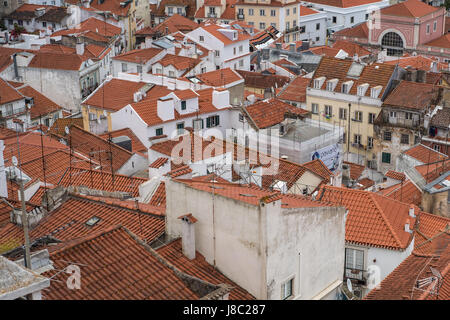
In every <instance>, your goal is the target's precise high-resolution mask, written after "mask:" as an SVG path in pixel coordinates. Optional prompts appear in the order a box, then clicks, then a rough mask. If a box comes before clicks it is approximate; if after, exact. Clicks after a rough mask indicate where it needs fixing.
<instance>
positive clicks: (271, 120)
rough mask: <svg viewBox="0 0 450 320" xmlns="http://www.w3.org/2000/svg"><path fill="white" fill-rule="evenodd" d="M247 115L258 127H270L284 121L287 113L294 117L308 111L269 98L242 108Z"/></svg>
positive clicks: (305, 113) (303, 114)
mask: <svg viewBox="0 0 450 320" xmlns="http://www.w3.org/2000/svg"><path fill="white" fill-rule="evenodd" d="M244 111H245V113H246V115H247V117H250V119H251V121H252V122H253V123H254V124H255V125H256V126H257V128H258V129H264V128H268V127H272V126H274V125H277V124H279V123H281V122H283V121H284V119H285V118H286V116H287V115H290V116H291V117H292V116H295V117H303V116H306V115H307V114H308V113H309V112H308V111H307V110H305V109H301V108H297V107H294V106H292V105H290V104H289V103H286V102H283V101H281V100H278V99H274V98H272V99H270V100H263V101H259V102H256V103H254V104H252V105H250V106H248V107H245V108H244Z"/></svg>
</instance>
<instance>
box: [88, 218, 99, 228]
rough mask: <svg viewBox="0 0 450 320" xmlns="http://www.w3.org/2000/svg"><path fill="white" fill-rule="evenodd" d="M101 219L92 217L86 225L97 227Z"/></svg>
mask: <svg viewBox="0 0 450 320" xmlns="http://www.w3.org/2000/svg"><path fill="white" fill-rule="evenodd" d="M100 220H101V219H100V218H99V217H92V218H90V219H89V220H88V221H86V225H87V226H88V227H93V226H95V225H96V224H97V223H98V222H99V221H100Z"/></svg>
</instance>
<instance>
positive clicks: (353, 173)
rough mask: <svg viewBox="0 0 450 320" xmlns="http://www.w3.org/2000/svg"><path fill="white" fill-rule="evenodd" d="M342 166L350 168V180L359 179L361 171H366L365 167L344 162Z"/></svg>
mask: <svg viewBox="0 0 450 320" xmlns="http://www.w3.org/2000/svg"><path fill="white" fill-rule="evenodd" d="M344 164H346V165H348V166H349V168H350V179H352V180H359V177H360V176H361V175H362V173H363V171H364V170H365V169H366V167H364V166H362V165H360V164H357V163H353V162H348V161H344Z"/></svg>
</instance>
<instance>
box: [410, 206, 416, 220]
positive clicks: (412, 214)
mask: <svg viewBox="0 0 450 320" xmlns="http://www.w3.org/2000/svg"><path fill="white" fill-rule="evenodd" d="M409 216H410V217H413V218H415V217H416V215H415V214H414V206H413V205H410V207H409Z"/></svg>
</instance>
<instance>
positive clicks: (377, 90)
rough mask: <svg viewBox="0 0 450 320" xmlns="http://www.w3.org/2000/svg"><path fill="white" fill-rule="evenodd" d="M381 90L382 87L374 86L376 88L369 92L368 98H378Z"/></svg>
mask: <svg viewBox="0 0 450 320" xmlns="http://www.w3.org/2000/svg"><path fill="white" fill-rule="evenodd" d="M381 89H382V86H376V87H373V88H372V89H371V90H370V96H371V97H372V98H378V96H379V95H380V93H381Z"/></svg>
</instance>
